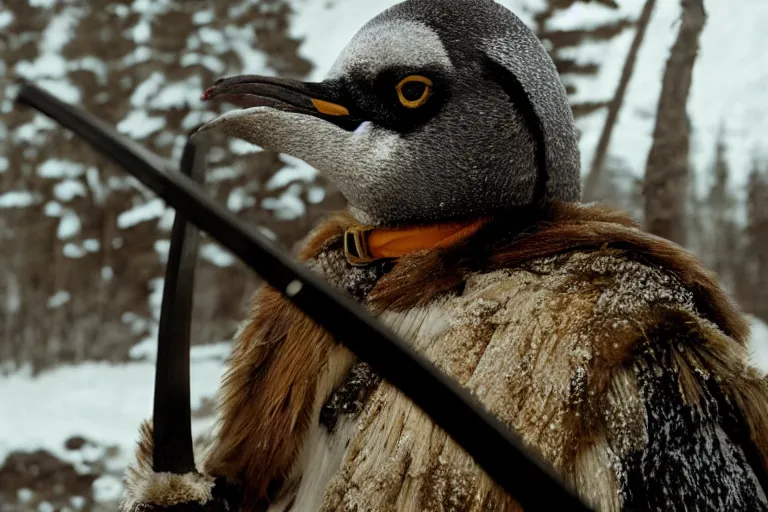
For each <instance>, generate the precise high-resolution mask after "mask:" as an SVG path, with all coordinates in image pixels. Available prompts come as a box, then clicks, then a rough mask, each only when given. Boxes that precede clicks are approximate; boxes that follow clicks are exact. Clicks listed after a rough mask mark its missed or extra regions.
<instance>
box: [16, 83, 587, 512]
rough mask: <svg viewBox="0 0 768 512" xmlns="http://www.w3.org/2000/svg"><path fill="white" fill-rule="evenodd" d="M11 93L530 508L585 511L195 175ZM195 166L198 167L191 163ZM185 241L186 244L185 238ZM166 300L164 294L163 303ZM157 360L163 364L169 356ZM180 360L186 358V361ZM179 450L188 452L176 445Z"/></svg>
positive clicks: (506, 433)
mask: <svg viewBox="0 0 768 512" xmlns="http://www.w3.org/2000/svg"><path fill="white" fill-rule="evenodd" d="M16 101H17V102H18V103H20V104H23V105H28V106H30V107H32V108H34V109H36V110H38V111H40V112H42V113H43V114H45V115H47V116H48V117H50V118H51V119H53V120H54V121H57V122H58V123H59V124H61V125H62V126H64V127H65V128H67V129H69V130H72V131H73V132H74V133H76V134H77V135H79V136H80V137H82V138H83V139H85V140H86V141H87V142H88V143H90V144H91V145H92V146H93V147H95V148H96V149H97V150H98V151H99V152H101V153H102V154H104V155H106V156H107V157H108V158H110V159H111V160H113V161H114V162H115V163H117V164H118V165H120V166H121V167H122V168H123V169H125V170H126V171H127V172H128V173H130V174H131V175H133V176H134V177H135V178H136V179H138V180H139V181H140V182H141V183H143V184H144V185H145V186H147V187H148V188H150V189H151V190H153V191H154V192H155V193H156V194H157V195H158V196H160V197H161V198H163V199H164V200H165V201H166V202H167V203H168V205H170V206H171V207H173V208H174V209H175V210H176V212H177V215H183V216H184V217H185V218H186V219H187V221H189V222H190V223H192V224H194V225H195V226H197V227H198V228H199V229H201V230H203V231H205V232H207V233H208V234H209V235H210V236H211V237H212V238H214V239H215V240H217V241H218V242H219V243H221V244H222V245H223V246H224V247H226V248H227V249H229V250H230V251H231V252H232V253H233V254H235V255H236V256H237V257H238V258H239V259H240V260H242V261H243V262H244V263H245V264H246V265H248V267H250V268H251V269H252V270H253V271H254V272H256V273H257V274H259V275H260V276H261V277H262V278H263V279H264V280H265V281H266V282H267V283H268V284H269V285H270V286H272V287H274V288H275V289H277V290H279V291H280V292H281V293H282V294H283V295H284V296H285V297H286V298H287V299H288V300H289V301H291V302H292V303H293V304H295V305H296V306H297V307H299V308H300V309H301V310H302V311H303V312H304V314H306V315H307V316H309V317H310V318H311V319H312V320H313V321H315V322H316V323H317V324H319V325H320V326H322V327H323V328H324V329H326V330H327V331H328V332H329V333H330V334H331V335H332V336H333V337H334V338H335V339H336V340H337V341H338V342H340V343H342V344H344V345H345V346H346V347H347V348H349V349H350V350H351V351H352V352H354V353H355V354H357V355H358V356H359V357H360V358H361V359H363V360H365V361H366V362H368V363H369V364H370V365H371V366H372V367H373V368H374V369H375V370H376V371H377V372H378V373H379V374H380V375H381V376H382V377H383V378H385V379H387V380H388V381H389V382H391V383H392V384H393V385H394V386H396V387H397V388H398V389H399V390H400V391H402V392H403V393H405V394H406V395H407V396H408V397H409V398H410V399H411V400H412V401H413V402H414V403H415V404H416V405H418V406H419V407H420V408H421V409H422V410H424V411H425V412H426V413H427V414H428V415H429V416H430V417H431V418H432V420H433V421H434V422H435V423H436V424H437V425H438V426H439V427H440V428H442V429H443V430H444V431H445V432H446V433H447V434H448V435H449V436H451V437H452V438H453V439H454V440H455V441H456V442H457V443H458V444H459V445H461V447H462V448H463V449H464V450H466V452H467V453H468V454H469V455H471V456H472V457H473V458H474V460H475V462H477V463H478V464H479V465H480V466H481V467H482V468H483V469H484V470H485V471H486V473H487V474H488V475H489V476H490V477H491V478H493V479H494V480H495V481H496V482H497V483H498V484H499V485H500V486H501V487H503V488H504V489H505V490H506V491H507V492H508V493H509V494H510V495H511V496H512V497H514V498H515V499H516V500H517V501H518V502H519V503H520V504H521V505H522V507H523V508H524V509H525V510H526V511H537V510H540V511H552V510H569V511H586V510H590V509H589V508H588V507H587V506H586V505H584V504H583V503H582V502H581V500H580V499H579V498H578V497H577V496H576V494H575V493H574V492H573V491H572V490H571V489H570V488H569V486H568V485H567V484H566V483H565V482H563V481H562V480H561V479H560V478H559V477H558V476H557V475H556V474H555V472H554V471H553V470H552V468H551V467H550V465H549V464H548V463H546V462H544V461H542V460H540V459H539V458H538V457H536V456H534V455H533V454H531V453H529V451H528V450H527V449H526V447H525V446H524V445H523V443H522V441H521V440H520V439H519V438H518V436H517V435H515V434H514V433H512V432H511V431H510V430H509V429H508V428H507V427H506V426H505V425H503V424H502V423H501V422H500V421H499V420H498V419H497V418H495V417H494V416H493V415H491V414H489V413H488V412H487V411H486V410H485V408H484V406H483V405H482V404H480V402H479V401H478V400H476V399H475V398H474V397H473V396H472V395H470V394H469V393H468V392H467V391H466V390H465V389H464V388H462V387H461V386H460V385H459V384H458V383H456V382H455V381H454V380H453V379H451V378H449V377H448V376H447V375H445V374H444V373H443V372H442V371H440V370H439V369H438V368H437V367H436V366H435V365H434V364H433V363H431V362H430V361H429V360H427V359H426V358H424V357H423V356H422V355H421V354H419V353H418V352H416V351H415V350H414V349H413V348H412V347H411V346H410V345H408V344H407V343H406V342H404V341H403V340H401V339H400V338H398V337H397V336H395V335H394V333H392V332H391V331H390V330H389V329H387V328H386V327H385V326H383V325H382V324H381V323H379V322H378V321H377V320H376V319H375V318H374V317H373V316H372V315H371V314H370V313H369V312H368V311H366V310H365V309H364V308H363V307H362V306H361V305H360V304H358V303H356V302H355V301H353V300H352V299H351V298H349V297H347V296H345V295H343V294H342V293H341V292H340V291H338V290H336V289H335V288H333V287H332V286H331V285H330V284H329V283H327V282H326V281H325V280H324V279H322V278H321V277H320V276H318V275H316V274H315V273H313V272H312V271H310V270H309V269H308V268H306V267H304V266H303V265H301V264H300V263H299V262H297V261H296V260H294V259H293V258H292V257H290V256H289V255H287V254H286V253H284V252H283V251H281V250H280V249H278V248H277V247H275V246H274V245H273V244H272V242H270V241H269V240H268V239H266V238H265V237H264V236H263V235H261V234H260V233H259V232H258V231H257V230H256V229H254V228H252V227H251V226H249V225H247V224H245V223H244V222H243V221H241V220H240V219H238V218H237V217H236V216H235V215H234V214H233V213H232V212H230V211H229V210H227V209H226V208H225V207H223V206H222V205H220V204H218V203H217V202H216V201H214V200H213V199H211V198H210V197H209V196H207V195H206V194H205V191H204V190H203V188H202V187H201V186H200V185H198V184H197V183H195V181H194V180H193V179H192V178H190V177H188V176H185V175H184V174H183V173H179V172H176V171H175V170H174V169H173V166H172V165H171V164H170V162H168V160H166V159H163V158H161V157H159V156H157V155H154V154H153V153H151V152H149V151H147V150H146V149H145V148H143V147H141V146H140V145H138V144H136V143H135V142H133V141H131V140H129V139H127V138H126V137H124V136H122V135H120V134H119V133H117V131H116V130H115V129H114V128H112V127H111V126H109V125H107V124H106V123H104V122H103V121H100V120H99V119H97V118H95V117H94V116H92V115H90V114H88V113H87V112H85V111H83V110H81V109H78V108H76V107H74V106H72V105H68V104H66V103H64V102H62V101H60V100H58V99H57V98H55V97H54V96H52V95H51V94H49V93H47V92H45V91H43V90H41V89H39V88H37V87H35V86H33V85H31V84H23V85H22V86H21V88H20V91H19V93H18V96H17V98H16ZM196 140H197V137H193V139H192V142H191V144H192V146H188V151H187V152H186V153H185V154H186V156H187V158H190V155H193V158H192V161H193V163H194V162H197V164H196V165H198V167H197V169H198V171H200V169H202V166H203V164H202V159H201V155H202V149H199V150H197V151H195V148H196V147H197V146H195V145H196V144H197V142H196ZM187 162H189V160H188V161H187ZM192 167H193V168H194V165H192ZM201 172H202V171H201ZM193 174H194V171H193ZM193 245H194V244H193ZM189 247H190V248H191V245H190V246H189ZM190 250H191V249H190ZM170 264H171V261H170V259H169V265H170ZM175 264H176V263H174V265H175ZM190 286H191V285H190ZM165 291H166V292H171V293H185V294H188V295H190V296H191V288H189V287H186V288H185V287H179V286H178V284H177V285H176V286H174V287H170V286H169V285H168V283H166V289H165ZM176 300H177V299H174V300H173V303H174V305H175V306H174V307H176V308H179V309H178V310H177V311H179V310H181V309H183V308H187V309H189V307H190V306H191V298H186V299H183V300H180V301H178V302H176ZM168 303H171V299H168ZM165 304H166V301H165V298H164V306H165ZM184 318H186V320H184ZM178 320H179V322H183V321H186V322H187V329H188V322H189V314H188V312H187V315H186V317H184V316H182V315H180V316H179V317H178ZM164 332H170V331H164ZM184 338H185V337H184V336H175V335H174V336H170V337H169V338H168V339H167V342H168V343H170V344H171V345H173V344H174V343H178V346H177V347H175V348H174V349H172V350H171V349H169V350H168V352H166V353H165V354H166V355H167V356H169V357H170V355H171V354H176V355H175V356H173V357H178V354H179V353H180V352H183V351H184V350H186V352H187V353H186V356H182V359H178V360H176V362H174V363H173V364H168V366H161V365H160V364H158V369H157V372H158V379H157V381H156V382H157V383H158V384H160V387H161V389H160V391H158V392H156V394H155V414H157V413H158V412H160V411H159V410H158V408H162V406H161V404H164V403H167V397H164V396H158V394H160V395H162V393H165V392H162V393H161V391H162V386H163V385H162V383H163V382H165V383H166V385H165V386H166V388H165V389H166V391H167V392H169V393H170V392H173V390H174V389H175V390H176V391H175V392H177V393H179V394H180V395H181V394H183V390H181V389H178V388H179V387H183V386H184V385H186V394H185V397H186V398H185V399H186V407H187V411H188V408H189V389H188V388H189V376H188V372H189V353H188V343H189V337H188V332H187V334H186V339H184ZM161 346H162V343H161ZM158 356H160V354H158ZM163 360H165V361H166V363H169V361H168V360H167V359H166V358H165V357H164V359H163ZM158 363H160V357H158ZM180 366H185V369H181V368H180ZM171 370H173V371H174V372H179V373H180V375H179V376H177V377H174V376H169V375H160V374H161V373H164V372H166V371H171ZM184 372H186V374H184ZM185 379H186V382H185ZM161 418H165V420H163V421H174V420H176V419H175V418H170V417H167V416H155V418H154V419H155V421H157V420H159V419H161ZM184 421H185V422H186V423H187V424H188V423H189V416H185V418H184ZM182 435H183V436H184V439H183V442H173V443H171V444H167V445H164V444H161V443H159V442H158V441H161V440H160V439H159V438H158V437H157V436H156V438H155V441H156V445H155V457H158V456H160V457H162V458H164V460H166V461H170V460H171V459H172V458H174V457H179V458H180V460H181V461H182V462H183V464H182V463H180V464H175V463H172V462H171V463H168V462H166V463H167V464H169V466H175V469H176V470H177V471H181V470H184V471H187V470H190V467H191V468H194V463H193V462H192V463H191V466H190V461H191V460H192V459H191V456H192V454H191V451H192V450H191V441H190V443H188V444H187V443H186V435H187V433H186V431H184V432H183V434H182ZM190 437H191V436H190ZM166 450H167V451H166ZM176 450H183V451H186V452H187V453H186V454H179V453H175V451H176Z"/></svg>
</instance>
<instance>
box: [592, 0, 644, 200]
mask: <svg viewBox="0 0 768 512" xmlns="http://www.w3.org/2000/svg"><path fill="white" fill-rule="evenodd" d="M655 5H656V0H646V2H645V6H643V10H642V12H641V13H640V18H639V19H638V20H637V32H635V39H634V40H633V41H632V46H630V48H629V53H628V54H627V60H626V61H624V69H623V70H622V72H621V78H620V79H619V85H618V87H616V93H615V94H614V96H613V100H611V103H610V104H609V105H608V116H607V117H606V118H605V125H604V126H603V131H602V133H601V134H600V140H599V142H598V143H597V148H596V149H595V156H594V158H592V165H591V167H590V169H589V174H588V175H587V180H586V183H585V184H584V200H585V201H587V202H590V201H595V200H597V199H598V198H597V197H596V192H597V189H598V184H599V183H600V174H601V173H602V170H603V165H604V164H605V157H606V154H607V153H608V147H609V146H610V144H611V135H612V134H613V129H614V128H615V126H616V121H617V120H618V119H619V112H620V111H621V105H622V104H623V103H624V96H626V93H627V87H628V86H629V81H630V80H631V79H632V73H633V72H634V70H635V62H636V61H637V54H638V53H639V52H640V46H641V45H642V43H643V38H644V37H645V32H646V29H647V28H648V22H649V21H650V20H651V14H652V13H653V8H654V7H655Z"/></svg>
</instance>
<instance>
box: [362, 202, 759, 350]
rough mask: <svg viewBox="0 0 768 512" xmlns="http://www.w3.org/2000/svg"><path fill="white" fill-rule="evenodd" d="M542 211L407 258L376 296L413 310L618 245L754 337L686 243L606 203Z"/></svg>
mask: <svg viewBox="0 0 768 512" xmlns="http://www.w3.org/2000/svg"><path fill="white" fill-rule="evenodd" d="M540 215H541V217H540V218H539V219H538V220H537V221H536V222H535V223H534V224H533V225H531V226H521V225H520V223H519V221H517V222H515V221H514V220H509V219H497V220H495V221H494V222H491V223H490V224H489V225H488V226H486V227H485V228H483V229H482V230H480V232H479V233H478V234H477V235H475V236H474V237H471V238H470V239H468V240H467V241H466V242H465V243H463V244H459V245H457V246H456V247H451V248H447V249H444V250H441V251H431V252H421V253H417V254H413V255H410V256H407V257H403V258H401V259H400V260H399V261H398V264H397V265H396V266H395V267H394V268H393V269H392V271H391V272H390V273H389V274H388V275H387V276H385V277H384V278H383V279H381V281H380V282H379V283H378V285H377V286H376V288H375V289H374V290H373V291H372V292H371V293H370V294H369V297H368V300H369V302H370V303H371V304H372V305H373V306H374V308H375V309H376V310H378V311H383V310H388V309H396V310H406V309H409V308H411V307H416V306H420V305H424V304H427V303H429V302H430V301H431V300H433V298H434V297H435V296H437V295H440V294H442V293H447V292H450V291H452V290H454V289H456V288H457V287H459V286H460V285H461V283H462V280H463V276H464V275H466V274H467V273H469V272H473V271H488V270H498V269H506V268H516V267H519V266H521V265H525V264H526V262H529V261H532V260H535V259H541V258H547V257H551V256H555V255H558V254H564V253H568V252H574V251H586V252H593V251H604V250H607V249H615V250H618V251H621V253H623V255H624V256H625V257H627V258H629V259H632V260H635V261H639V262H642V263H644V264H646V265H650V266H652V267H655V268H659V269H663V270H664V271H665V272H669V273H671V274H673V275H675V276H676V277H677V278H678V279H679V280H680V281H681V282H682V283H683V285H684V286H686V287H688V288H689V289H690V290H691V291H693V292H694V294H695V297H694V300H695V302H696V306H697V309H698V310H699V312H700V313H701V314H702V315H703V316H704V317H705V318H708V319H709V320H712V321H713V322H714V323H715V324H717V325H718V326H719V327H720V328H721V329H722V330H723V332H725V333H726V334H727V335H728V336H731V337H732V338H733V339H735V340H737V341H738V342H740V343H742V344H746V343H747V340H748V339H749V332H750V328H749V323H748V322H747V321H746V319H745V318H744V316H743V315H742V314H741V312H740V311H739V309H738V307H737V306H736V304H735V303H734V301H733V300H732V299H731V298H730V297H729V296H728V295H727V294H726V293H725V292H724V291H723V290H722V289H721V288H720V286H719V285H718V283H717V280H716V278H715V276H714V274H713V273H712V272H710V271H708V270H707V269H706V268H705V267H704V266H703V264H702V263H701V262H700V261H699V260H698V259H697V258H696V257H695V256H693V255H692V254H690V253H688V252H687V251H686V250H685V249H683V248H682V247H680V246H678V245H676V244H674V243H672V242H669V241H668V240H665V239H663V238H659V237H656V236H654V235H650V234H648V233H644V232H642V231H640V230H639V229H637V225H636V224H635V222H634V221H633V220H632V219H630V218H629V217H627V216H625V215H624V214H622V213H621V212H620V211H618V210H615V209H612V208H609V207H606V206H590V207H587V206H577V205H570V204H556V205H553V206H552V207H551V208H550V209H548V210H545V211H543V212H541V214H540Z"/></svg>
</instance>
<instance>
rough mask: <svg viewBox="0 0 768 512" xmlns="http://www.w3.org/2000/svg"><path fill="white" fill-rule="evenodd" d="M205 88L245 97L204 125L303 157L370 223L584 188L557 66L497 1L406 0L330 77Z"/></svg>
mask: <svg viewBox="0 0 768 512" xmlns="http://www.w3.org/2000/svg"><path fill="white" fill-rule="evenodd" d="M203 98H204V99H212V98H221V99H226V100H229V101H230V102H232V103H235V104H238V105H240V106H242V107H245V108H244V109H242V110H235V111H232V112H228V113H226V114H224V115H223V116H221V117H219V118H218V119H215V120H214V121H211V122H210V123H208V124H206V125H204V126H203V128H202V129H210V128H220V129H222V130H223V131H225V132H226V133H228V134H229V135H232V136H236V137H239V138H241V139H244V140H246V141H249V142H251V143H253V144H255V145H258V146H261V147H263V148H266V149H271V150H275V151H279V152H282V153H287V154H290V155H292V156H295V157H298V158H301V159H303V160H305V161H306V162H307V163H308V164H310V165H312V166H313V167H315V168H317V169H318V170H320V171H321V172H323V173H324V174H326V175H327V176H328V177H329V178H330V179H331V180H333V181H334V183H335V184H336V185H337V186H338V187H339V189H340V190H341V192H342V194H344V196H345V197H346V198H347V200H348V202H349V205H350V210H351V212H352V213H353V214H354V215H355V216H356V217H357V218H358V220H360V221H361V222H366V223H370V224H375V225H403V224H422V223H428V222H436V221H445V220H459V219H469V218H476V217H479V216H484V215H494V214H497V213H501V212H504V211H508V210H510V209H513V208H515V207H518V206H528V205H532V204H536V203H539V202H542V201H543V202H546V201H550V200H560V201H568V202H573V201H578V200H579V197H580V164H579V150H578V145H577V140H576V131H575V127H574V123H573V115H572V112H571V109H570V106H569V104H568V100H567V97H566V93H565V89H564V87H563V85H562V83H561V82H560V79H559V77H558V74H557V71H556V69H555V67H554V64H553V63H552V60H551V59H550V58H549V56H548V55H547V53H546V51H545V49H544V47H543V46H542V45H541V43H540V42H539V40H538V39H537V38H536V36H535V35H534V34H533V33H532V32H531V31H530V30H529V29H528V28H527V27H526V26H525V25H524V24H523V23H522V22H521V21H520V20H519V19H518V18H517V17H516V16H515V15H514V14H512V13H511V12H510V11H508V10H507V9H506V8H504V7H502V6H501V5H499V4H497V3H495V2H493V1H492V0H407V1H406V2H403V3H401V4H398V5H395V6H394V7H392V8H390V9H388V10H387V11H385V12H383V13H382V14H380V15H379V16H377V17H376V18H374V19H373V20H371V21H370V22H368V23H367V24H366V25H365V26H364V27H363V28H362V29H361V30H360V31H359V32H358V33H357V35H356V36H355V37H354V38H353V39H352V41H351V42H350V43H349V45H348V46H347V47H346V48H345V49H344V51H343V52H342V54H341V55H340V56H339V58H338V60H337V61H336V64H335V65H334V67H333V69H332V70H331V72H330V74H329V76H328V78H327V79H326V80H325V81H323V82H320V83H303V82H298V81H294V80H288V79H282V78H266V77H258V76H239V77H233V78H227V79H223V80H220V81H218V82H217V83H216V84H215V85H214V86H213V87H211V88H210V89H208V90H207V91H206V92H205V93H204V95H203Z"/></svg>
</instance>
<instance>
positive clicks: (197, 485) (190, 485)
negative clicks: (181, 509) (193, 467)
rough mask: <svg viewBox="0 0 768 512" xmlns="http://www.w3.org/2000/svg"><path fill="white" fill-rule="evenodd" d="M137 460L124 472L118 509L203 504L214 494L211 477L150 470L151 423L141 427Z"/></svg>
mask: <svg viewBox="0 0 768 512" xmlns="http://www.w3.org/2000/svg"><path fill="white" fill-rule="evenodd" d="M139 436H140V437H139V444H138V446H137V448H136V460H135V462H134V463H133V464H131V465H130V466H129V467H128V469H127V470H126V473H125V479H124V481H125V492H124V494H123V497H122V500H121V503H120V510H121V511H122V512H143V511H145V510H149V509H150V508H151V507H171V506H173V505H177V504H181V503H199V504H204V503H206V502H208V501H210V500H211V499H212V497H213V495H212V491H213V485H214V479H213V477H210V476H205V475H201V474H199V473H185V474H183V475H176V474H172V473H155V472H154V471H153V470H152V427H151V425H150V424H149V422H146V421H145V422H144V423H142V424H141V427H140V434H139Z"/></svg>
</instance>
